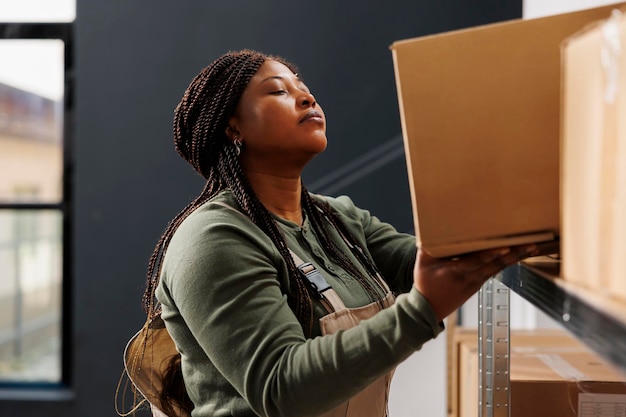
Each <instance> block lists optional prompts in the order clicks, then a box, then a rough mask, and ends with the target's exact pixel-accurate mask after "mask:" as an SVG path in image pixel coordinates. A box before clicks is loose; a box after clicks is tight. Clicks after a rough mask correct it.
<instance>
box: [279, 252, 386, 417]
mask: <svg viewBox="0 0 626 417" xmlns="http://www.w3.org/2000/svg"><path fill="white" fill-rule="evenodd" d="M291 256H292V258H294V261H296V265H298V268H299V269H300V270H302V271H303V272H304V274H305V276H307V275H310V272H311V271H312V270H313V269H314V267H313V266H312V265H311V264H308V263H304V262H303V261H302V260H301V259H300V258H298V257H297V255H295V254H294V253H293V252H291ZM318 279H320V280H321V282H320V281H315V285H316V288H317V289H318V290H321V291H319V294H320V295H321V301H322V304H323V305H324V307H325V308H326V310H327V311H329V314H327V315H326V316H324V317H322V318H321V319H320V328H321V330H322V334H323V335H328V334H333V333H335V332H337V331H339V330H346V329H349V328H351V327H354V326H356V325H357V324H359V322H360V321H361V320H365V319H368V318H370V317H372V316H374V315H375V314H376V313H378V312H379V311H381V310H383V309H384V308H387V307H389V306H391V305H392V304H393V303H394V301H395V297H394V295H393V294H392V293H391V291H390V290H389V287H388V286H387V284H386V283H385V282H384V281H383V280H382V279H379V280H378V283H379V285H380V286H381V287H382V288H383V289H384V290H385V292H386V293H387V295H386V296H385V298H383V299H382V300H381V301H376V302H373V303H370V304H368V305H366V306H363V307H358V308H347V307H346V306H345V305H344V303H343V301H341V298H339V295H337V293H336V292H335V290H334V289H332V288H331V287H330V286H329V285H328V283H326V282H325V280H323V278H318ZM392 376H393V371H391V372H389V373H387V374H385V375H383V376H381V377H380V378H378V379H377V380H375V381H374V382H372V383H371V384H370V385H368V386H367V387H365V389H363V390H362V391H360V392H359V393H358V394H356V395H355V396H354V397H352V398H350V399H349V400H348V401H346V402H345V403H343V404H341V405H339V406H337V407H335V408H333V409H332V410H330V411H327V412H326V413H324V414H321V415H320V416H319V417H385V416H387V403H388V400H389V388H390V385H391V377H392Z"/></svg>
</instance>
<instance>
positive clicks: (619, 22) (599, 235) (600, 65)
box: [561, 9, 626, 300]
mask: <svg viewBox="0 0 626 417" xmlns="http://www.w3.org/2000/svg"><path fill="white" fill-rule="evenodd" d="M562 63H563V113H562V123H563V124H562V164H561V165H562V189H561V193H562V225H563V226H562V234H563V252H562V259H563V271H562V275H563V278H565V279H566V280H568V281H572V282H575V283H577V284H581V285H583V286H585V287H587V288H590V289H592V290H594V291H597V292H599V293H602V294H609V295H612V296H618V297H620V298H622V299H624V300H626V16H625V15H624V11H622V12H620V11H619V10H617V9H616V10H615V11H614V13H613V16H612V17H611V18H608V16H607V19H604V20H602V21H600V22H598V23H597V24H594V25H591V26H589V27H588V28H585V29H584V30H582V31H580V32H579V33H577V34H576V35H575V36H572V37H571V38H569V39H568V40H567V41H566V42H564V44H563V62H562Z"/></svg>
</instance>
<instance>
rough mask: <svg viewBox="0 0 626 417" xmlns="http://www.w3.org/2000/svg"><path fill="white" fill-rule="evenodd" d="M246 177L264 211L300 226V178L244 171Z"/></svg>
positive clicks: (301, 218) (301, 219)
mask: <svg viewBox="0 0 626 417" xmlns="http://www.w3.org/2000/svg"><path fill="white" fill-rule="evenodd" d="M246 176H247V178H248V181H249V182H250V185H251V186H252V189H253V190H254V192H255V194H256V195H257V197H258V198H259V200H260V201H261V203H262V204H263V205H264V206H265V208H266V209H268V210H269V211H270V212H271V213H273V214H275V215H277V216H279V217H281V218H283V219H285V220H289V221H291V222H293V223H296V224H298V225H302V222H303V216H302V202H301V197H302V183H301V180H300V176H296V177H280V176H277V175H272V174H267V173H263V172H255V171H246Z"/></svg>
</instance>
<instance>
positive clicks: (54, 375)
mask: <svg viewBox="0 0 626 417" xmlns="http://www.w3.org/2000/svg"><path fill="white" fill-rule="evenodd" d="M74 17H75V1H74V0H54V1H53V0H40V1H34V0H20V1H19V2H16V1H10V0H0V62H1V63H2V64H1V65H0V387H2V386H16V385H17V386H20V385H27V386H32V385H47V384H54V385H58V384H63V383H67V382H68V381H67V375H68V374H69V373H68V372H67V363H68V361H67V355H68V352H67V349H64V345H65V343H64V341H65V340H67V337H68V335H69V329H68V328H67V326H66V325H65V324H66V323H69V321H68V320H67V316H68V314H67V313H68V311H69V310H68V308H69V304H70V300H69V299H67V294H68V289H69V283H70V279H71V277H70V276H69V275H70V274H69V259H70V256H71V254H70V252H69V249H70V233H69V232H70V230H71V222H70V216H69V212H70V210H71V190H70V187H69V184H70V180H71V178H70V167H71V160H70V155H71V152H70V151H71V147H72V145H71V140H70V139H71V96H70V92H71V85H72V80H71V77H70V75H71V61H72V60H71V33H72V23H71V22H72V21H73V20H74Z"/></svg>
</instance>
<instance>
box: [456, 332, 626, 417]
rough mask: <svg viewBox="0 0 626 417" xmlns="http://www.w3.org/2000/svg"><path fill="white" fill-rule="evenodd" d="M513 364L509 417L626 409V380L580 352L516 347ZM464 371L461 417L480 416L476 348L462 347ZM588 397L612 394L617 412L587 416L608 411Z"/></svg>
mask: <svg viewBox="0 0 626 417" xmlns="http://www.w3.org/2000/svg"><path fill="white" fill-rule="evenodd" d="M510 364H511V368H510V381H511V382H510V387H509V389H510V393H511V402H510V407H509V408H510V416H511V417H528V416H533V417H576V416H590V417H591V416H596V415H597V416H600V415H601V416H605V415H607V416H608V415H610V416H613V415H620V414H619V412H622V413H623V411H624V409H626V376H624V375H622V374H620V373H618V372H617V371H615V370H614V369H613V368H611V367H610V366H609V365H607V364H606V363H605V362H604V361H603V360H601V359H599V358H598V357H597V356H596V355H595V354H593V353H591V352H589V351H588V350H586V349H583V348H582V347H581V346H575V345H574V346H558V345H550V344H541V345H537V346H534V347H533V348H532V349H531V348H529V347H525V348H522V349H520V348H516V345H515V344H514V343H513V342H512V343H511V355H510ZM460 371H461V373H460V380H459V384H460V385H459V386H460V388H459V390H460V404H461V407H460V410H459V411H460V416H461V417H475V416H478V407H479V405H478V388H479V386H478V350H477V348H476V347H475V346H474V345H473V344H467V343H466V344H462V345H461V346H460ZM581 394H582V395H583V396H582V397H581ZM589 394H612V395H611V396H610V400H609V402H608V406H609V407H611V406H612V407H617V410H618V412H614V413H612V414H601V413H598V414H593V413H592V412H589V413H587V414H583V413H582V412H581V411H582V409H581V408H582V407H586V408H589V407H591V408H593V407H599V408H602V407H603V406H605V405H606V404H603V403H602V401H603V399H602V398H601V397H600V398H597V397H596V398H594V397H592V396H590V395H589ZM581 399H584V401H583V402H582V404H581V403H580V402H579V400H581ZM620 407H621V408H620ZM619 410H621V411H619Z"/></svg>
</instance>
